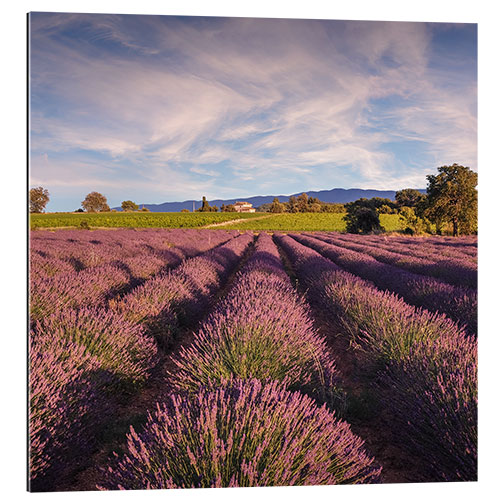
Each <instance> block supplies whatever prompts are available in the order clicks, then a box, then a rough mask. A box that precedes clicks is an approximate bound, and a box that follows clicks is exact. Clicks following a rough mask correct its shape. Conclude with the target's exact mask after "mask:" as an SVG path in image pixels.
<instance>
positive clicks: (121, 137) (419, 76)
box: [30, 13, 477, 211]
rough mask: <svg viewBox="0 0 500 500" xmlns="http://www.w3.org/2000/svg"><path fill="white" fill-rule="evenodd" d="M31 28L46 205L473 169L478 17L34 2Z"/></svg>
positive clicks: (35, 161)
mask: <svg viewBox="0 0 500 500" xmlns="http://www.w3.org/2000/svg"><path fill="white" fill-rule="evenodd" d="M30 35H31V58H30V96H31V101H30V102H31V114H30V130H31V133H30V148H31V149H30V184H31V185H32V186H38V185H42V186H44V187H45V188H47V189H48V190H49V191H50V193H51V201H50V203H49V205H48V206H47V210H49V211H60V210H75V209H76V208H78V207H79V206H80V203H81V201H82V200H83V199H84V197H85V195H86V194H87V193H88V192H90V191H94V190H96V191H99V192H101V193H103V194H105V195H106V196H107V198H108V202H109V204H110V205H111V206H117V205H119V204H120V203H121V201H123V200H125V199H132V200H134V201H136V202H138V203H162V202H165V201H182V200H185V199H192V198H195V199H200V198H201V196H202V195H205V196H207V197H208V198H209V199H211V198H238V197H241V198H244V197H246V196H251V195H259V194H260V195H264V194H290V193H294V192H300V191H306V190H319V189H331V188H334V187H343V188H350V187H360V188H374V189H402V188H405V187H418V188H425V186H426V180H425V176H426V175H427V174H432V173H435V172H436V168H437V167H438V166H440V165H444V164H451V163H454V162H457V163H460V164H462V165H466V166H469V167H471V168H472V169H474V170H477V55H476V52H477V29H476V25H473V24H426V23H401V22H361V21H359V22H355V21H315V20H284V19H283V20H280V19H244V18H200V17H171V16H131V15H128V16H127V15H103V14H94V15H90V14H49V13H34V14H31V24H30Z"/></svg>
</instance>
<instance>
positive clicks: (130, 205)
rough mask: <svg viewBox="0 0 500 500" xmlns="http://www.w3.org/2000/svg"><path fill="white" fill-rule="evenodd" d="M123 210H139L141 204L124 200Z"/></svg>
mask: <svg viewBox="0 0 500 500" xmlns="http://www.w3.org/2000/svg"><path fill="white" fill-rule="evenodd" d="M122 210H123V211H124V212H135V211H136V210H139V205H137V204H136V203H134V202H133V201H131V200H126V201H122Z"/></svg>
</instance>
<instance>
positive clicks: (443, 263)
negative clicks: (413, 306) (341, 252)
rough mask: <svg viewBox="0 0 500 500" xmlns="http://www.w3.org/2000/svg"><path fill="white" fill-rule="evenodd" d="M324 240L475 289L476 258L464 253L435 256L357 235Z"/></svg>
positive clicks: (434, 254) (340, 235)
mask: <svg viewBox="0 0 500 500" xmlns="http://www.w3.org/2000/svg"><path fill="white" fill-rule="evenodd" d="M324 238H325V239H324V241H329V242H332V243H337V244H339V245H342V246H344V247H346V248H349V249H351V250H357V251H361V252H363V253H367V254H368V255H371V256H372V257H374V258H375V259H377V260H379V261H381V262H385V263H386V264H391V265H394V266H397V267H402V268H403V269H407V270H408V271H411V272H414V273H418V274H424V275H427V276H432V277H434V278H438V279H441V280H443V281H446V282H447V283H451V284H453V285H458V286H468V287H471V288H477V259H475V258H472V257H470V256H464V254H459V255H460V256H461V257H459V256H458V255H457V256H454V257H452V256H450V255H448V256H447V257H444V256H443V254H442V252H440V251H438V252H435V253H434V252H433V251H432V250H431V249H422V248H421V249H420V250H416V249H413V248H407V246H406V245H404V244H398V243H397V242H392V241H391V242H387V243H385V242H384V240H382V239H380V237H379V239H378V240H365V239H362V237H360V236H358V235H343V234H339V233H336V234H335V233H331V234H328V235H324ZM417 247H418V246H417Z"/></svg>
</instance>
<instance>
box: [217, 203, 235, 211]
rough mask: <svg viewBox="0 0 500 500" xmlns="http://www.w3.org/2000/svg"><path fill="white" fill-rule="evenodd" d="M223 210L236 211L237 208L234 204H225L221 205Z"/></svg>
mask: <svg viewBox="0 0 500 500" xmlns="http://www.w3.org/2000/svg"><path fill="white" fill-rule="evenodd" d="M220 211H221V212H236V208H234V205H224V203H223V204H222V206H221V207H220Z"/></svg>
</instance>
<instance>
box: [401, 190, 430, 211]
mask: <svg viewBox="0 0 500 500" xmlns="http://www.w3.org/2000/svg"><path fill="white" fill-rule="evenodd" d="M425 196H426V195H425V194H423V193H421V192H420V191H418V189H410V188H408V189H401V191H396V203H397V204H398V206H399V207H416V206H417V204H418V203H419V202H421V201H422V199H423V198H425Z"/></svg>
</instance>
